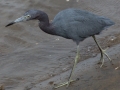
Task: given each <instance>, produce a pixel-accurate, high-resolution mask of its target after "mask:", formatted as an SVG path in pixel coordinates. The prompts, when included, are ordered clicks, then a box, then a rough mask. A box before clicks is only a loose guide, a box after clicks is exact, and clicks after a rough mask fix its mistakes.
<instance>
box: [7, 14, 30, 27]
mask: <svg viewBox="0 0 120 90" xmlns="http://www.w3.org/2000/svg"><path fill="white" fill-rule="evenodd" d="M28 19H29V17H27V16H22V17H20V18H18V19H16V20H15V21H13V22H10V23H9V24H7V25H6V26H5V27H8V26H10V25H13V24H15V23H18V22H23V21H27V20H28Z"/></svg>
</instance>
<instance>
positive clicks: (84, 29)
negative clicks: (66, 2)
mask: <svg viewBox="0 0 120 90" xmlns="http://www.w3.org/2000/svg"><path fill="white" fill-rule="evenodd" d="M52 24H53V25H54V26H55V32H56V35H59V36H62V37H65V38H69V39H73V40H74V41H75V42H77V44H78V43H79V42H80V41H82V40H84V39H85V38H87V37H89V36H92V35H96V34H99V33H100V32H101V31H102V30H104V29H106V28H107V27H109V26H111V25H114V22H113V21H111V20H110V19H108V18H105V17H101V16H97V15H95V14H92V13H90V12H87V11H84V10H79V9H66V10H63V11H61V12H59V13H58V14H57V15H56V16H55V18H54V19H53V22H52Z"/></svg>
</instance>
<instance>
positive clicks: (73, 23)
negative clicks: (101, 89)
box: [6, 8, 114, 88]
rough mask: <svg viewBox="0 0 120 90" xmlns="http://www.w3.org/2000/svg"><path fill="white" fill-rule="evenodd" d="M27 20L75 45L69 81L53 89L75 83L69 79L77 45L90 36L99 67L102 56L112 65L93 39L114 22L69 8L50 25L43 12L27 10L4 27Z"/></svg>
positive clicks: (78, 53)
mask: <svg viewBox="0 0 120 90" xmlns="http://www.w3.org/2000/svg"><path fill="white" fill-rule="evenodd" d="M29 20H39V27H40V29H41V30H42V31H44V32H46V33H48V34H51V35H57V36H61V37H64V38H67V39H72V40H73V41H74V42H76V44H77V54H76V57H75V60H74V65H73V68H72V71H71V73H70V77H69V80H68V81H67V82H65V83H62V84H60V85H58V86H56V87H55V88H58V87H61V86H64V85H67V86H69V84H70V83H71V82H73V81H75V80H72V79H71V78H72V75H73V71H74V68H75V66H76V64H77V61H78V59H79V58H80V51H79V43H80V42H81V41H83V40H84V39H86V38H87V37H90V36H92V37H93V39H94V41H95V43H96V44H97V46H98V48H99V50H100V53H101V58H100V61H101V62H102V64H101V66H100V67H102V66H103V64H104V58H103V55H105V56H106V57H107V58H108V59H109V61H110V62H111V63H112V60H111V59H110V58H109V56H108V55H107V53H106V52H105V50H103V49H102V48H101V46H100V45H99V44H98V42H97V41H96V37H95V35H98V34H100V32H101V31H102V30H104V29H106V28H108V27H109V26H112V25H114V22H113V21H111V20H110V19H108V18H105V17H103V16H98V15H95V14H93V13H91V12H88V11H85V10H80V9H74V8H70V9H66V10H62V11H61V12H59V13H58V14H57V15H56V16H55V18H54V19H53V21H52V22H51V23H50V22H49V18H48V15H47V14H46V13H45V12H43V11H40V10H28V11H27V12H25V14H24V15H23V16H22V17H20V18H18V19H16V20H15V21H13V22H11V23H9V24H8V25H6V27H7V26H10V25H12V24H14V23H18V22H21V21H29Z"/></svg>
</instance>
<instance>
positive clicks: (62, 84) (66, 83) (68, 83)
mask: <svg viewBox="0 0 120 90" xmlns="http://www.w3.org/2000/svg"><path fill="white" fill-rule="evenodd" d="M77 80H79V79H77ZM77 80H69V81H67V82H64V83H61V84H60V85H58V86H55V87H54V88H55V89H57V88H59V87H62V86H65V85H66V87H68V86H69V85H70V83H71V82H74V81H77Z"/></svg>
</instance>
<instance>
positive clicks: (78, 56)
mask: <svg viewBox="0 0 120 90" xmlns="http://www.w3.org/2000/svg"><path fill="white" fill-rule="evenodd" d="M79 58H80V54H79V45H78V46H77V55H76V57H75V60H74V65H73V68H72V71H71V73H70V76H69V79H68V81H67V82H65V83H62V84H60V85H58V86H56V87H54V88H59V87H62V86H65V85H67V87H68V86H69V84H70V83H71V82H73V81H76V80H72V75H73V72H74V69H75V66H76V64H77V61H78V59H79Z"/></svg>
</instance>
